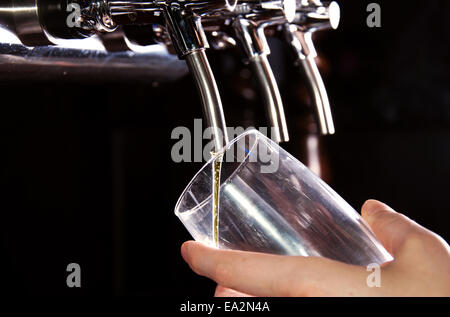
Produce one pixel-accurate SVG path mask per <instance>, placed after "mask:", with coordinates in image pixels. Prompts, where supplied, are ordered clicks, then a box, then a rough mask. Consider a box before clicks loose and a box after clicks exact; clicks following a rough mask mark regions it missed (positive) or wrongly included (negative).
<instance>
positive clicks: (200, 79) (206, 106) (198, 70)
mask: <svg viewBox="0 0 450 317" xmlns="http://www.w3.org/2000/svg"><path fill="white" fill-rule="evenodd" d="M186 62H187V64H188V66H189V69H190V71H191V73H192V75H193V76H194V78H195V82H196V84H197V88H198V91H199V92H200V95H201V98H202V102H203V110H204V115H205V118H206V121H207V124H208V126H209V127H211V128H212V130H213V131H212V132H213V136H214V146H215V150H216V151H218V150H220V149H222V148H223V147H224V146H225V144H226V143H227V142H228V141H229V139H228V134H227V129H226V124H225V116H224V113H223V107H222V101H221V99H220V94H219V90H218V88H217V84H216V81H215V80H214V75H213V73H212V71H211V67H210V66H209V63H208V60H207V58H206V54H205V51H204V50H198V51H195V52H192V53H191V54H189V55H187V56H186Z"/></svg>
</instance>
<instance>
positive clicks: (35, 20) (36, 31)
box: [0, 0, 53, 46]
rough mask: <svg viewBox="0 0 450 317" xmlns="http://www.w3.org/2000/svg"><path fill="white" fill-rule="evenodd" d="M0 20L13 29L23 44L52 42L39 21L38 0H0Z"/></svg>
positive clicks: (33, 44) (34, 44)
mask: <svg viewBox="0 0 450 317" xmlns="http://www.w3.org/2000/svg"><path fill="white" fill-rule="evenodd" d="M0 21H2V22H3V26H5V27H7V28H8V29H10V30H11V31H13V32H14V33H15V34H16V35H17V37H18V38H19V39H20V40H21V42H22V43H23V44H24V45H27V46H37V45H51V44H53V43H52V42H51V41H50V40H49V38H48V37H47V34H46V33H45V31H44V28H43V27H42V26H41V23H40V21H39V8H38V0H14V1H13V0H8V1H2V3H1V4H0ZM5 21H6V23H5Z"/></svg>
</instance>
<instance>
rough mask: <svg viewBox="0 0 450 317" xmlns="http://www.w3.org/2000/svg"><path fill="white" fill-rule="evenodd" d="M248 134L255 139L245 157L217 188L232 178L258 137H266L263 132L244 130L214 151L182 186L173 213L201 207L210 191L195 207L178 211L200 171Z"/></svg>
mask: <svg viewBox="0 0 450 317" xmlns="http://www.w3.org/2000/svg"><path fill="white" fill-rule="evenodd" d="M250 134H254V135H255V136H256V140H255V142H254V144H252V146H251V147H250V150H249V151H248V152H247V153H246V154H245V157H244V159H243V160H242V162H239V165H238V166H237V167H236V168H235V169H234V170H233V172H232V173H231V174H230V175H229V176H228V177H227V178H226V179H225V180H224V181H223V182H221V184H220V186H219V188H221V187H222V186H223V184H224V183H225V182H227V181H228V180H229V179H230V178H232V177H233V176H234V175H236V173H237V172H238V171H239V170H240V168H241V167H242V165H243V163H245V162H247V159H248V157H249V156H250V153H251V152H253V150H254V148H255V146H256V145H257V144H258V142H257V141H258V138H259V137H261V136H264V137H266V136H265V135H264V134H262V133H261V132H260V131H258V130H257V129H254V128H252V129H250V130H247V131H244V132H243V133H241V134H239V135H238V136H237V137H235V138H234V139H233V140H231V141H230V142H228V143H227V144H226V145H225V146H224V147H223V148H222V149H220V150H219V151H218V152H216V153H214V155H213V156H212V157H211V158H210V159H209V160H208V161H207V162H206V163H205V164H204V165H203V166H202V167H201V168H200V169H199V170H198V171H197V173H195V175H194V176H193V177H192V178H191V180H190V181H189V183H188V184H187V186H186V187H185V188H184V190H183V192H182V193H181V195H180V197H179V198H178V200H177V203H176V204H175V215H176V216H177V217H180V216H181V215H182V214H183V215H186V214H188V213H194V212H195V211H197V210H198V209H200V208H202V207H203V205H204V204H206V202H207V201H208V199H209V198H210V197H211V195H212V193H211V195H208V196H207V197H206V198H205V199H203V200H202V201H201V202H200V203H198V204H197V205H196V206H195V207H193V208H191V209H188V210H186V211H183V212H180V211H179V206H180V204H181V202H182V201H183V198H185V197H186V193H187V191H188V190H189V188H191V186H192V185H193V183H194V181H195V180H196V179H197V177H198V175H199V174H200V173H201V172H203V171H204V170H205V169H206V168H207V167H208V166H210V165H211V163H212V162H214V161H215V160H216V159H217V157H218V156H220V155H223V154H224V153H226V152H227V151H228V150H229V149H230V148H231V147H232V146H233V145H234V144H236V143H237V142H238V141H239V140H241V139H242V138H245V137H246V136H247V135H250ZM266 138H267V137H266ZM219 192H220V189H219Z"/></svg>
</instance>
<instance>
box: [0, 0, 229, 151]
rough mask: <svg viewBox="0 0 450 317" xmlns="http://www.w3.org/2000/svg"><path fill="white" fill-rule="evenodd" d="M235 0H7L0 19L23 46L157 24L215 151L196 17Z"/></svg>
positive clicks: (216, 111) (218, 105)
mask: <svg viewBox="0 0 450 317" xmlns="http://www.w3.org/2000/svg"><path fill="white" fill-rule="evenodd" d="M236 1H237V0H167V1H160V0H150V1H144V0H124V1H119V0H8V1H6V3H4V4H1V5H0V21H6V22H5V23H4V24H6V25H8V27H9V28H10V29H11V30H12V31H13V32H14V33H16V34H17V35H18V37H19V39H20V40H21V41H22V43H23V44H24V45H27V46H39V45H51V44H54V41H53V39H57V38H60V39H82V38H86V37H89V36H91V35H93V34H98V33H107V32H113V31H115V30H116V28H117V27H118V26H119V25H126V24H149V23H152V22H153V21H155V19H156V20H158V21H163V23H164V24H165V27H166V28H167V31H168V33H169V35H170V38H171V42H172V45H173V46H174V48H175V50H176V52H177V54H178V57H179V58H180V59H185V60H186V63H187V65H188V68H189V69H190V71H191V73H192V75H193V77H194V79H195V82H196V85H197V88H198V91H199V93H200V96H201V99H202V102H203V110H204V114H205V117H206V121H207V124H208V125H209V126H210V127H211V128H212V130H213V131H212V134H213V136H214V145H215V150H216V151H217V150H219V149H221V148H222V147H223V146H224V145H225V144H226V142H227V141H228V135H227V129H226V123H225V117H224V113H223V108H222V102H221V98H220V94H219V91H218V88H217V84H216V81H215V79H214V75H213V73H212V70H211V67H210V65H209V62H208V59H207V57H206V53H205V49H206V48H208V42H207V40H206V36H205V34H204V31H203V27H202V23H201V19H202V18H203V17H204V16H207V15H214V14H217V13H220V12H222V11H232V10H234V8H235V6H236Z"/></svg>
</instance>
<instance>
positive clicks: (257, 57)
mask: <svg viewBox="0 0 450 317" xmlns="http://www.w3.org/2000/svg"><path fill="white" fill-rule="evenodd" d="M294 14H295V1H294V0H243V1H239V2H238V4H237V6H236V9H235V10H234V11H232V12H224V13H222V14H221V16H220V17H216V16H215V17H213V20H211V19H210V20H208V23H209V24H208V25H210V26H212V30H209V32H210V33H211V32H217V30H216V29H215V28H214V27H217V26H219V27H221V26H223V25H231V26H232V29H233V31H234V34H235V36H236V40H237V43H238V45H239V46H240V47H241V49H242V50H243V52H244V55H245V61H246V62H248V63H249V64H250V65H251V67H252V69H253V70H254V72H255V74H256V79H257V80H258V83H259V88H260V90H261V93H262V96H263V101H264V104H265V107H266V113H267V115H268V119H269V124H270V126H271V127H272V128H273V129H272V138H273V140H274V141H276V142H287V141H289V133H288V129H287V122H286V116H285V112H284V107H283V102H282V99H281V95H280V92H279V89H278V85H277V82H276V80H275V78H274V76H273V72H272V69H271V67H270V64H269V62H268V60H267V55H268V54H270V48H269V45H268V44H267V39H266V36H265V34H264V29H265V28H266V27H268V26H271V25H276V24H284V23H288V22H290V21H292V19H293V18H294ZM210 37H211V36H210Z"/></svg>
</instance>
